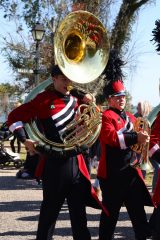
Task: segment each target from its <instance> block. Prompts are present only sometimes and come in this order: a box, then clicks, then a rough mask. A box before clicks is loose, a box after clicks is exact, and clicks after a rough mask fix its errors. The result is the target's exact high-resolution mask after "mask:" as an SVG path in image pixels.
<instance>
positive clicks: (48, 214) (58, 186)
mask: <svg viewBox="0 0 160 240" xmlns="http://www.w3.org/2000/svg"><path fill="white" fill-rule="evenodd" d="M42 183H43V201H42V205H41V210H40V218H39V224H38V231H37V240H48V239H51V238H49V235H52V234H51V233H50V232H51V228H54V226H55V223H56V220H57V218H58V215H59V212H60V210H61V207H62V205H63V203H64V201H65V199H67V203H68V208H69V214H70V219H71V226H72V232H73V239H75V240H82V239H83V240H90V239H91V237H90V233H89V230H88V228H87V218H86V206H85V202H86V199H85V198H86V194H87V193H88V191H89V190H90V189H89V184H88V182H87V180H86V179H85V178H84V177H83V176H82V175H81V174H80V172H79V170H78V163H77V159H76V157H73V158H70V159H63V160H62V159H61V160H59V159H48V160H47V162H46V165H45V169H44V173H43V179H42Z"/></svg>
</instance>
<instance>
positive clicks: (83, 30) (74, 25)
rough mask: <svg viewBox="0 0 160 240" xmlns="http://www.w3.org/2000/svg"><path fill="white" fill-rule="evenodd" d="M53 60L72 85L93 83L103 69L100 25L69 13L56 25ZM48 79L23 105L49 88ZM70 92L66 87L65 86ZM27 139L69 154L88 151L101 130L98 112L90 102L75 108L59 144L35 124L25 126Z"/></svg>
mask: <svg viewBox="0 0 160 240" xmlns="http://www.w3.org/2000/svg"><path fill="white" fill-rule="evenodd" d="M54 50H55V58H56V61H57V64H58V66H59V68H60V69H61V70H62V72H63V73H64V75H66V76H67V77H68V78H69V79H70V80H72V81H73V84H75V83H78V84H80V83H81V84H84V83H88V82H91V81H94V80H95V79H96V78H98V77H99V76H100V74H101V73H102V72H103V70H104V68H105V67H106V65H107V62H108V57H109V39H108V36H107V31H106V30H105V28H104V27H103V25H102V23H101V22H100V21H99V20H98V19H97V18H96V17H95V16H94V15H93V14H91V13H89V12H86V11H77V12H72V13H70V14H69V15H67V16H66V18H65V19H64V20H63V21H62V23H61V24H60V26H59V28H58V30H57V32H56V34H55V39H54ZM51 82H52V80H51V79H48V80H47V81H45V82H42V83H41V84H40V85H38V86H37V87H36V88H35V89H33V91H32V92H31V93H30V94H29V96H28V97H27V99H26V101H25V102H28V101H30V100H31V99H32V98H34V97H35V96H36V95H37V93H39V92H41V91H43V90H44V88H46V87H47V86H49V84H51ZM69 90H70V86H69ZM25 128H26V131H27V133H28V135H29V137H30V138H31V139H33V140H35V141H39V142H40V145H43V146H47V147H48V148H49V149H53V150H56V151H62V150H72V149H75V148H76V147H77V146H78V147H80V146H82V145H84V144H85V145H87V146H88V147H90V146H91V145H92V144H93V143H94V142H95V141H96V139H97V138H98V136H99V133H100V130H101V112H100V109H99V108H98V107H97V106H96V104H95V103H94V101H92V102H90V103H89V104H82V105H80V106H79V108H78V111H77V114H76V116H75V119H74V120H73V121H71V122H70V123H69V124H68V125H67V127H66V130H65V132H64V133H63V134H62V135H61V136H60V137H61V140H62V143H56V142H52V141H50V140H48V139H46V138H45V137H44V135H43V134H42V133H41V132H40V131H39V130H38V127H37V125H36V120H35V119H33V120H32V121H31V123H29V124H26V127H25Z"/></svg>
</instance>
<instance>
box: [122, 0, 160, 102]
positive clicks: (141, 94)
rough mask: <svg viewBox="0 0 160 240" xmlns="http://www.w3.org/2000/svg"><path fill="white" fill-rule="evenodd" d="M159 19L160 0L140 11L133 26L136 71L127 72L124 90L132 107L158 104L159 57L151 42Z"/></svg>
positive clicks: (132, 42)
mask: <svg viewBox="0 0 160 240" xmlns="http://www.w3.org/2000/svg"><path fill="white" fill-rule="evenodd" d="M158 19H160V0H157V4H156V5H153V4H152V5H150V6H149V7H145V8H144V9H142V10H141V11H140V14H139V17H138V23H136V24H135V26H134V31H133V36H132V40H131V44H130V46H131V47H132V46H133V45H134V50H135V57H133V59H134V62H135V64H136V69H134V70H132V71H129V70H128V71H127V77H126V80H125V85H126V89H127V90H128V91H129V93H130V94H131V96H132V103H133V105H137V103H138V102H139V101H148V102H149V103H150V104H151V105H152V106H157V105H158V104H159V103H160V95H159V81H160V55H158V53H157V52H156V45H155V44H154V43H153V41H151V39H152V38H153V36H152V31H153V29H154V28H155V21H156V20H158Z"/></svg>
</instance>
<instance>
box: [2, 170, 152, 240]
mask: <svg viewBox="0 0 160 240" xmlns="http://www.w3.org/2000/svg"><path fill="white" fill-rule="evenodd" d="M16 172H17V170H15V169H10V168H8V169H0V239H1V240H34V239H35V235H36V229H37V221H38V215H39V208H40V203H41V200H42V190H41V186H40V185H38V184H37V182H36V181H35V180H23V179H16V177H15V175H16ZM53 188H54V185H53ZM146 209H147V213H148V214H147V215H148V218H149V216H150V213H151V212H152V208H151V207H147V208H146ZM87 213H88V226H89V229H90V232H91V235H92V239H93V240H94V239H95V240H98V225H99V217H100V211H99V210H95V209H92V208H87ZM114 238H115V239H127V240H134V233H133V230H132V227H131V223H130V221H129V217H128V214H127V213H126V209H125V207H123V208H122V209H121V213H120V217H119V221H118V225H117V228H116V231H115V237H114ZM62 239H63V240H71V239H72V234H71V227H70V221H69V215H68V209H67V205H66V204H64V205H63V208H62V210H61V213H60V215H59V220H58V221H57V224H56V230H55V236H54V240H62Z"/></svg>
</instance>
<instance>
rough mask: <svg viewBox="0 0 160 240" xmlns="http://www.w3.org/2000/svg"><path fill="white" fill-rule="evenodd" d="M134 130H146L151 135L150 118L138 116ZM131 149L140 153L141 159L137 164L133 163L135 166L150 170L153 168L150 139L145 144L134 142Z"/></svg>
mask: <svg viewBox="0 0 160 240" xmlns="http://www.w3.org/2000/svg"><path fill="white" fill-rule="evenodd" d="M133 128H134V131H136V132H139V131H145V132H147V133H148V135H150V132H151V127H150V122H149V121H148V119H146V118H143V117H138V118H137V119H136V120H135V122H134V124H133ZM131 149H132V150H133V151H134V152H136V153H137V154H139V156H140V159H139V160H138V161H137V162H136V164H133V165H132V164H131V165H132V166H133V167H139V168H140V169H141V170H145V171H150V170H151V169H152V167H151V164H150V161H149V154H148V153H149V141H148V142H146V143H144V144H134V145H133V146H132V147H131Z"/></svg>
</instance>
